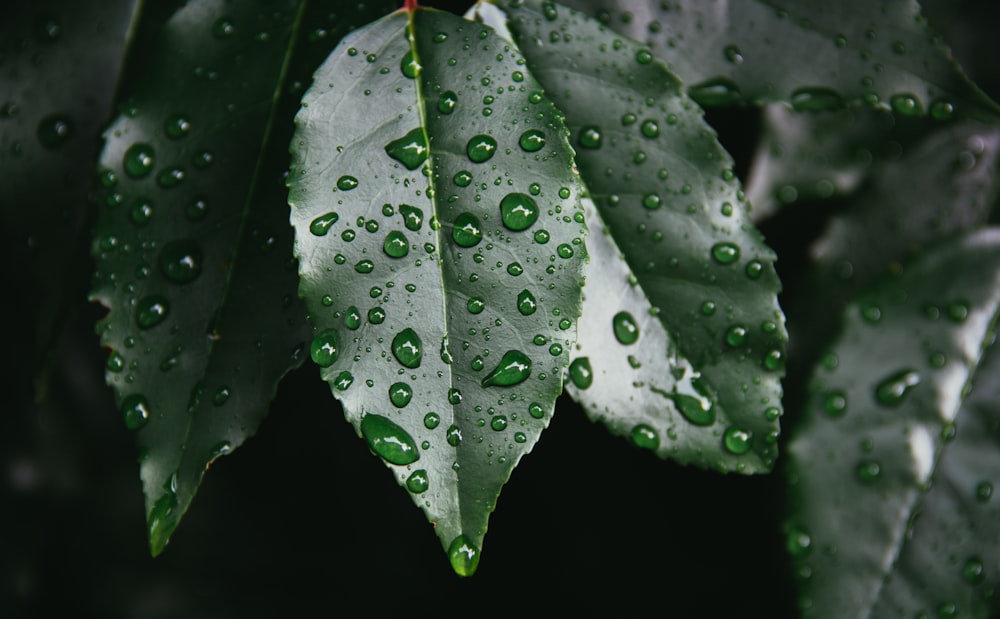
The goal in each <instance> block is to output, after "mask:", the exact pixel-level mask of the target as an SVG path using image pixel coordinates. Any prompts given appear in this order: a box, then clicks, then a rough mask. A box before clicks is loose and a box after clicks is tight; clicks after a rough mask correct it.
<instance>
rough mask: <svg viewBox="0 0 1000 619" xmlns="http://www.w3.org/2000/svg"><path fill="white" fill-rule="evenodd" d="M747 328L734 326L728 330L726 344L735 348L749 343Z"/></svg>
mask: <svg viewBox="0 0 1000 619" xmlns="http://www.w3.org/2000/svg"><path fill="white" fill-rule="evenodd" d="M747 333H748V332H747V328H746V327H744V326H743V325H733V326H731V327H729V329H727V330H726V344H728V345H730V346H732V347H733V348H735V347H737V346H742V345H743V344H744V343H746V341H747Z"/></svg>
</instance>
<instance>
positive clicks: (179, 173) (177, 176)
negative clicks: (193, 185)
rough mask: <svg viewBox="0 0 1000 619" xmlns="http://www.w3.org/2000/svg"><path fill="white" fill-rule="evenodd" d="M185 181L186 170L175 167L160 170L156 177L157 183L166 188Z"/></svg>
mask: <svg viewBox="0 0 1000 619" xmlns="http://www.w3.org/2000/svg"><path fill="white" fill-rule="evenodd" d="M183 182H184V170H182V169H181V168H177V167H173V168H167V169H166V170H163V171H162V172H160V173H159V174H158V175H157V177H156V184H157V185H159V186H160V187H163V188H164V189H172V188H174V187H176V186H178V185H180V184H181V183H183Z"/></svg>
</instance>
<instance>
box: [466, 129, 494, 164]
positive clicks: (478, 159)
mask: <svg viewBox="0 0 1000 619" xmlns="http://www.w3.org/2000/svg"><path fill="white" fill-rule="evenodd" d="M496 150H497V141H496V140H494V139H493V138H492V137H490V136H488V135H483V134H480V135H477V136H474V137H473V138H472V139H471V140H469V143H468V144H466V145H465V152H466V154H468V156H469V160H470V161H472V162H473V163H483V162H484V161H489V159H490V158H491V157H493V155H494V154H496Z"/></svg>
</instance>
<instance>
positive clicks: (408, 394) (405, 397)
mask: <svg viewBox="0 0 1000 619" xmlns="http://www.w3.org/2000/svg"><path fill="white" fill-rule="evenodd" d="M412 399H413V388H412V387H410V385H409V384H407V383H404V382H398V383H393V384H391V385H390V386H389V401H390V402H392V405H393V406H395V407H396V408H403V407H405V406H406V405H407V404H409V403H410V400H412Z"/></svg>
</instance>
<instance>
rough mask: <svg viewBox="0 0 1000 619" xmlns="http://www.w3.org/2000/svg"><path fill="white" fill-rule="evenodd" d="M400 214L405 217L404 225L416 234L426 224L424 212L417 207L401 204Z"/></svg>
mask: <svg viewBox="0 0 1000 619" xmlns="http://www.w3.org/2000/svg"><path fill="white" fill-rule="evenodd" d="M399 214H400V215H402V216H403V225H404V226H406V229H407V230H412V231H413V232H416V231H417V230H420V226H421V225H423V223H424V212H423V211H422V210H420V209H419V208H417V207H415V206H410V205H409V204H400V205H399Z"/></svg>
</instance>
